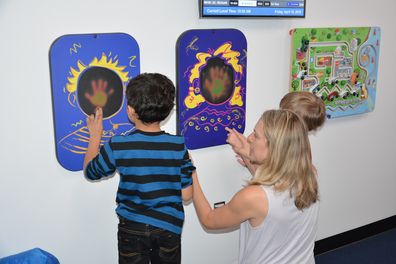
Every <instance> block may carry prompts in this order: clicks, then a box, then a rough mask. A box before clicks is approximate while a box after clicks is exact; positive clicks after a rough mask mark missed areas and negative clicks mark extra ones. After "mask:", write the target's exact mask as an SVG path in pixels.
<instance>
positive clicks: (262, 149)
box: [248, 119, 268, 164]
mask: <svg viewBox="0 0 396 264" xmlns="http://www.w3.org/2000/svg"><path fill="white" fill-rule="evenodd" d="M248 142H249V145H250V153H249V158H250V162H252V163H255V164H262V163H263V162H264V159H265V158H266V157H267V153H268V146H267V139H266V138H265V136H264V123H263V121H261V119H260V120H259V121H258V122H257V124H256V126H255V127H254V130H253V132H252V133H251V134H250V135H249V136H248Z"/></svg>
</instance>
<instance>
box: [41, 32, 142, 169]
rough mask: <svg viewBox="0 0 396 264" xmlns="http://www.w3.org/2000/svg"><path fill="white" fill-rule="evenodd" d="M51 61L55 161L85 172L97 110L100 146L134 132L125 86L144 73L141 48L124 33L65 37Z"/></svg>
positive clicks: (56, 43)
mask: <svg viewBox="0 0 396 264" xmlns="http://www.w3.org/2000/svg"><path fill="white" fill-rule="evenodd" d="M49 59H50V72H51V90H52V103H53V104H52V105H53V118H54V129H55V146H56V156H57V160H58V161H59V163H60V164H61V165H62V167H64V168H65V169H67V170H71V171H78V170H82V168H83V160H84V155H85V152H86V149H87V147H88V140H89V133H88V129H87V126H86V118H87V116H88V115H91V114H92V113H93V112H94V110H95V108H96V107H102V108H103V117H104V120H103V130H104V131H103V136H102V141H101V144H104V143H105V142H107V141H108V140H109V139H110V138H111V137H112V136H114V135H123V134H127V133H129V132H131V131H132V130H134V125H133V124H131V123H130V122H129V120H128V117H127V114H126V106H127V102H126V99H125V87H126V85H127V83H128V81H129V80H130V79H132V78H133V77H135V76H136V75H138V74H139V73H140V55H139V46H138V44H137V42H136V41H135V39H134V38H133V37H131V36H130V35H128V34H124V33H108V34H77V35H64V36H61V37H59V38H58V39H56V40H55V41H54V43H53V44H52V46H51V49H50V53H49Z"/></svg>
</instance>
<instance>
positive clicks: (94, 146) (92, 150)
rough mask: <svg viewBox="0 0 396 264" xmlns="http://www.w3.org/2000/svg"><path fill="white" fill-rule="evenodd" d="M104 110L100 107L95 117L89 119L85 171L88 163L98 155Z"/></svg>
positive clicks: (91, 116)
mask: <svg viewBox="0 0 396 264" xmlns="http://www.w3.org/2000/svg"><path fill="white" fill-rule="evenodd" d="M102 120H103V110H102V108H100V107H98V108H97V109H96V111H95V115H90V116H88V117H87V127H88V130H89V143H88V148H87V152H86V153H85V157H84V167H83V168H84V171H85V168H86V167H87V165H88V163H89V162H90V161H91V160H92V159H93V158H95V157H96V156H97V155H98V151H99V146H100V140H101V138H102V133H103V124H102Z"/></svg>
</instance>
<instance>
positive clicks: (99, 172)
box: [85, 140, 116, 180]
mask: <svg viewBox="0 0 396 264" xmlns="http://www.w3.org/2000/svg"><path fill="white" fill-rule="evenodd" d="M115 170H116V166H115V160H114V155H113V149H112V147H111V140H110V141H109V142H107V143H105V144H104V145H103V146H102V147H101V148H100V150H99V154H98V155H97V156H96V157H95V158H93V159H92V160H91V161H90V162H89V163H88V165H87V167H86V168H85V177H87V178H88V179H90V180H99V179H101V178H103V177H106V176H109V175H111V174H113V173H114V172H115Z"/></svg>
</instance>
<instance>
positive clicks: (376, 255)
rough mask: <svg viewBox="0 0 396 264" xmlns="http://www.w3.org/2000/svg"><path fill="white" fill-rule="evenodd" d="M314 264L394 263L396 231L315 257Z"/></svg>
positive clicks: (395, 256)
mask: <svg viewBox="0 0 396 264" xmlns="http://www.w3.org/2000/svg"><path fill="white" fill-rule="evenodd" d="M315 261H316V264H334V263H336V264H351V263H358V264H390V263H396V229H391V230H389V231H386V232H383V233H381V234H378V235H375V236H372V237H369V238H366V239H363V240H361V241H358V242H355V243H352V244H349V245H346V246H343V247H341V248H338V249H335V250H332V251H329V252H326V253H323V254H320V255H317V256H316V257H315Z"/></svg>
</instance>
